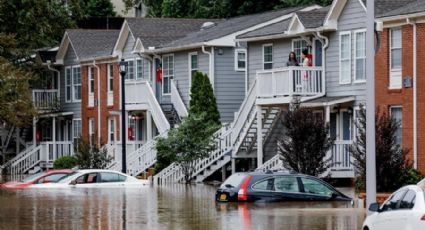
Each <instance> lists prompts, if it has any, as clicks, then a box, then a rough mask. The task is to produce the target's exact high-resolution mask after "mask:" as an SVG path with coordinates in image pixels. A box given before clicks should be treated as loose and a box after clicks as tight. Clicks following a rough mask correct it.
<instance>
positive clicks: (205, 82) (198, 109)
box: [189, 72, 221, 125]
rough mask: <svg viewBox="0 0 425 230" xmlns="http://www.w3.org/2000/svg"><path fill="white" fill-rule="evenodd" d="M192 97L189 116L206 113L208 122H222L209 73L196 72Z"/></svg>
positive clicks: (217, 123)
mask: <svg viewBox="0 0 425 230" xmlns="http://www.w3.org/2000/svg"><path fill="white" fill-rule="evenodd" d="M190 97H191V100H190V106H189V116H193V115H197V116H201V114H203V113H205V116H204V119H205V121H206V122H208V123H211V124H212V125H220V124H221V122H220V113H219V112H218V109H217V102H216V99H215V96H214V92H213V89H212V86H211V83H210V80H209V78H208V75H206V74H204V73H201V72H196V73H195V74H194V76H193V79H192V87H191V89H190Z"/></svg>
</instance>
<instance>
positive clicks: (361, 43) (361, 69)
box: [354, 30, 366, 81]
mask: <svg viewBox="0 0 425 230" xmlns="http://www.w3.org/2000/svg"><path fill="white" fill-rule="evenodd" d="M354 40H355V42H354V44H355V47H356V48H355V53H354V61H355V63H354V65H355V68H354V71H355V75H354V76H355V79H356V81H365V80H366V32H365V31H364V30H362V31H357V32H355V33H354Z"/></svg>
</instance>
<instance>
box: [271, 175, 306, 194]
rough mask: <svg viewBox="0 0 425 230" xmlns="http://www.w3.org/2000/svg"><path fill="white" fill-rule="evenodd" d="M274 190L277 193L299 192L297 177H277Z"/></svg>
mask: <svg viewBox="0 0 425 230" xmlns="http://www.w3.org/2000/svg"><path fill="white" fill-rule="evenodd" d="M274 190H275V191H277V192H299V191H300V190H299V187H298V180H297V178H296V177H292V176H291V177H288V176H286V177H276V178H275V179H274Z"/></svg>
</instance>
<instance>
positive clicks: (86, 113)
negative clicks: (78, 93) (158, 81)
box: [81, 63, 121, 145]
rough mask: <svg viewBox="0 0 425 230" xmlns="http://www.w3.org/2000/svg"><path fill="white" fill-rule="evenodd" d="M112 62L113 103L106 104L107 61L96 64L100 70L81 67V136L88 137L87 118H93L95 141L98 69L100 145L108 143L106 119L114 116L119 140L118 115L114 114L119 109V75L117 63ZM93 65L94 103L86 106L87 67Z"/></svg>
mask: <svg viewBox="0 0 425 230" xmlns="http://www.w3.org/2000/svg"><path fill="white" fill-rule="evenodd" d="M109 64H113V76H114V79H113V105H112V106H108V103H107V102H108V88H107V87H108V69H107V68H108V63H105V64H97V66H98V67H99V69H100V70H98V69H97V68H96V67H93V66H92V65H90V66H87V65H85V66H82V68H81V80H82V83H83V84H82V89H81V90H82V98H81V112H82V118H81V120H82V133H83V138H85V139H88V135H89V119H90V118H94V123H95V125H94V127H95V128H94V135H95V137H94V140H95V143H97V138H98V132H99V127H98V126H99V125H98V106H96V101H98V100H97V98H98V90H99V89H98V81H99V78H98V71H100V119H101V125H100V126H101V127H100V132H101V133H100V134H101V143H100V144H101V145H103V144H106V143H108V126H109V124H108V119H109V118H111V117H115V129H116V140H117V141H119V140H120V121H121V120H120V116H118V115H116V113H117V112H119V111H120V101H119V100H120V94H119V92H120V91H119V87H120V81H119V80H120V77H119V72H118V66H117V63H109ZM90 67H93V72H94V100H95V104H94V106H93V107H89V106H88V97H89V95H88V69H89V68H90ZM114 113H115V114H114Z"/></svg>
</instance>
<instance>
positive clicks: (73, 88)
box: [71, 65, 83, 102]
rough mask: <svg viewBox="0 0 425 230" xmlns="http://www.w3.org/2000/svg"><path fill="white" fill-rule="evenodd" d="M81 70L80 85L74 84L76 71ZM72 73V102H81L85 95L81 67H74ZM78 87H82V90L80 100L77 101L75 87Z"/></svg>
mask: <svg viewBox="0 0 425 230" xmlns="http://www.w3.org/2000/svg"><path fill="white" fill-rule="evenodd" d="M77 68H78V69H80V84H74V69H77ZM71 69H72V71H71V75H72V78H71V79H72V84H71V85H72V91H71V92H72V102H81V98H82V94H83V92H82V89H83V81H82V80H83V79H82V78H81V66H80V65H75V66H72V68H71ZM76 86H77V87H78V86H80V87H81V90H80V99H76V98H75V87H76Z"/></svg>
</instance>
